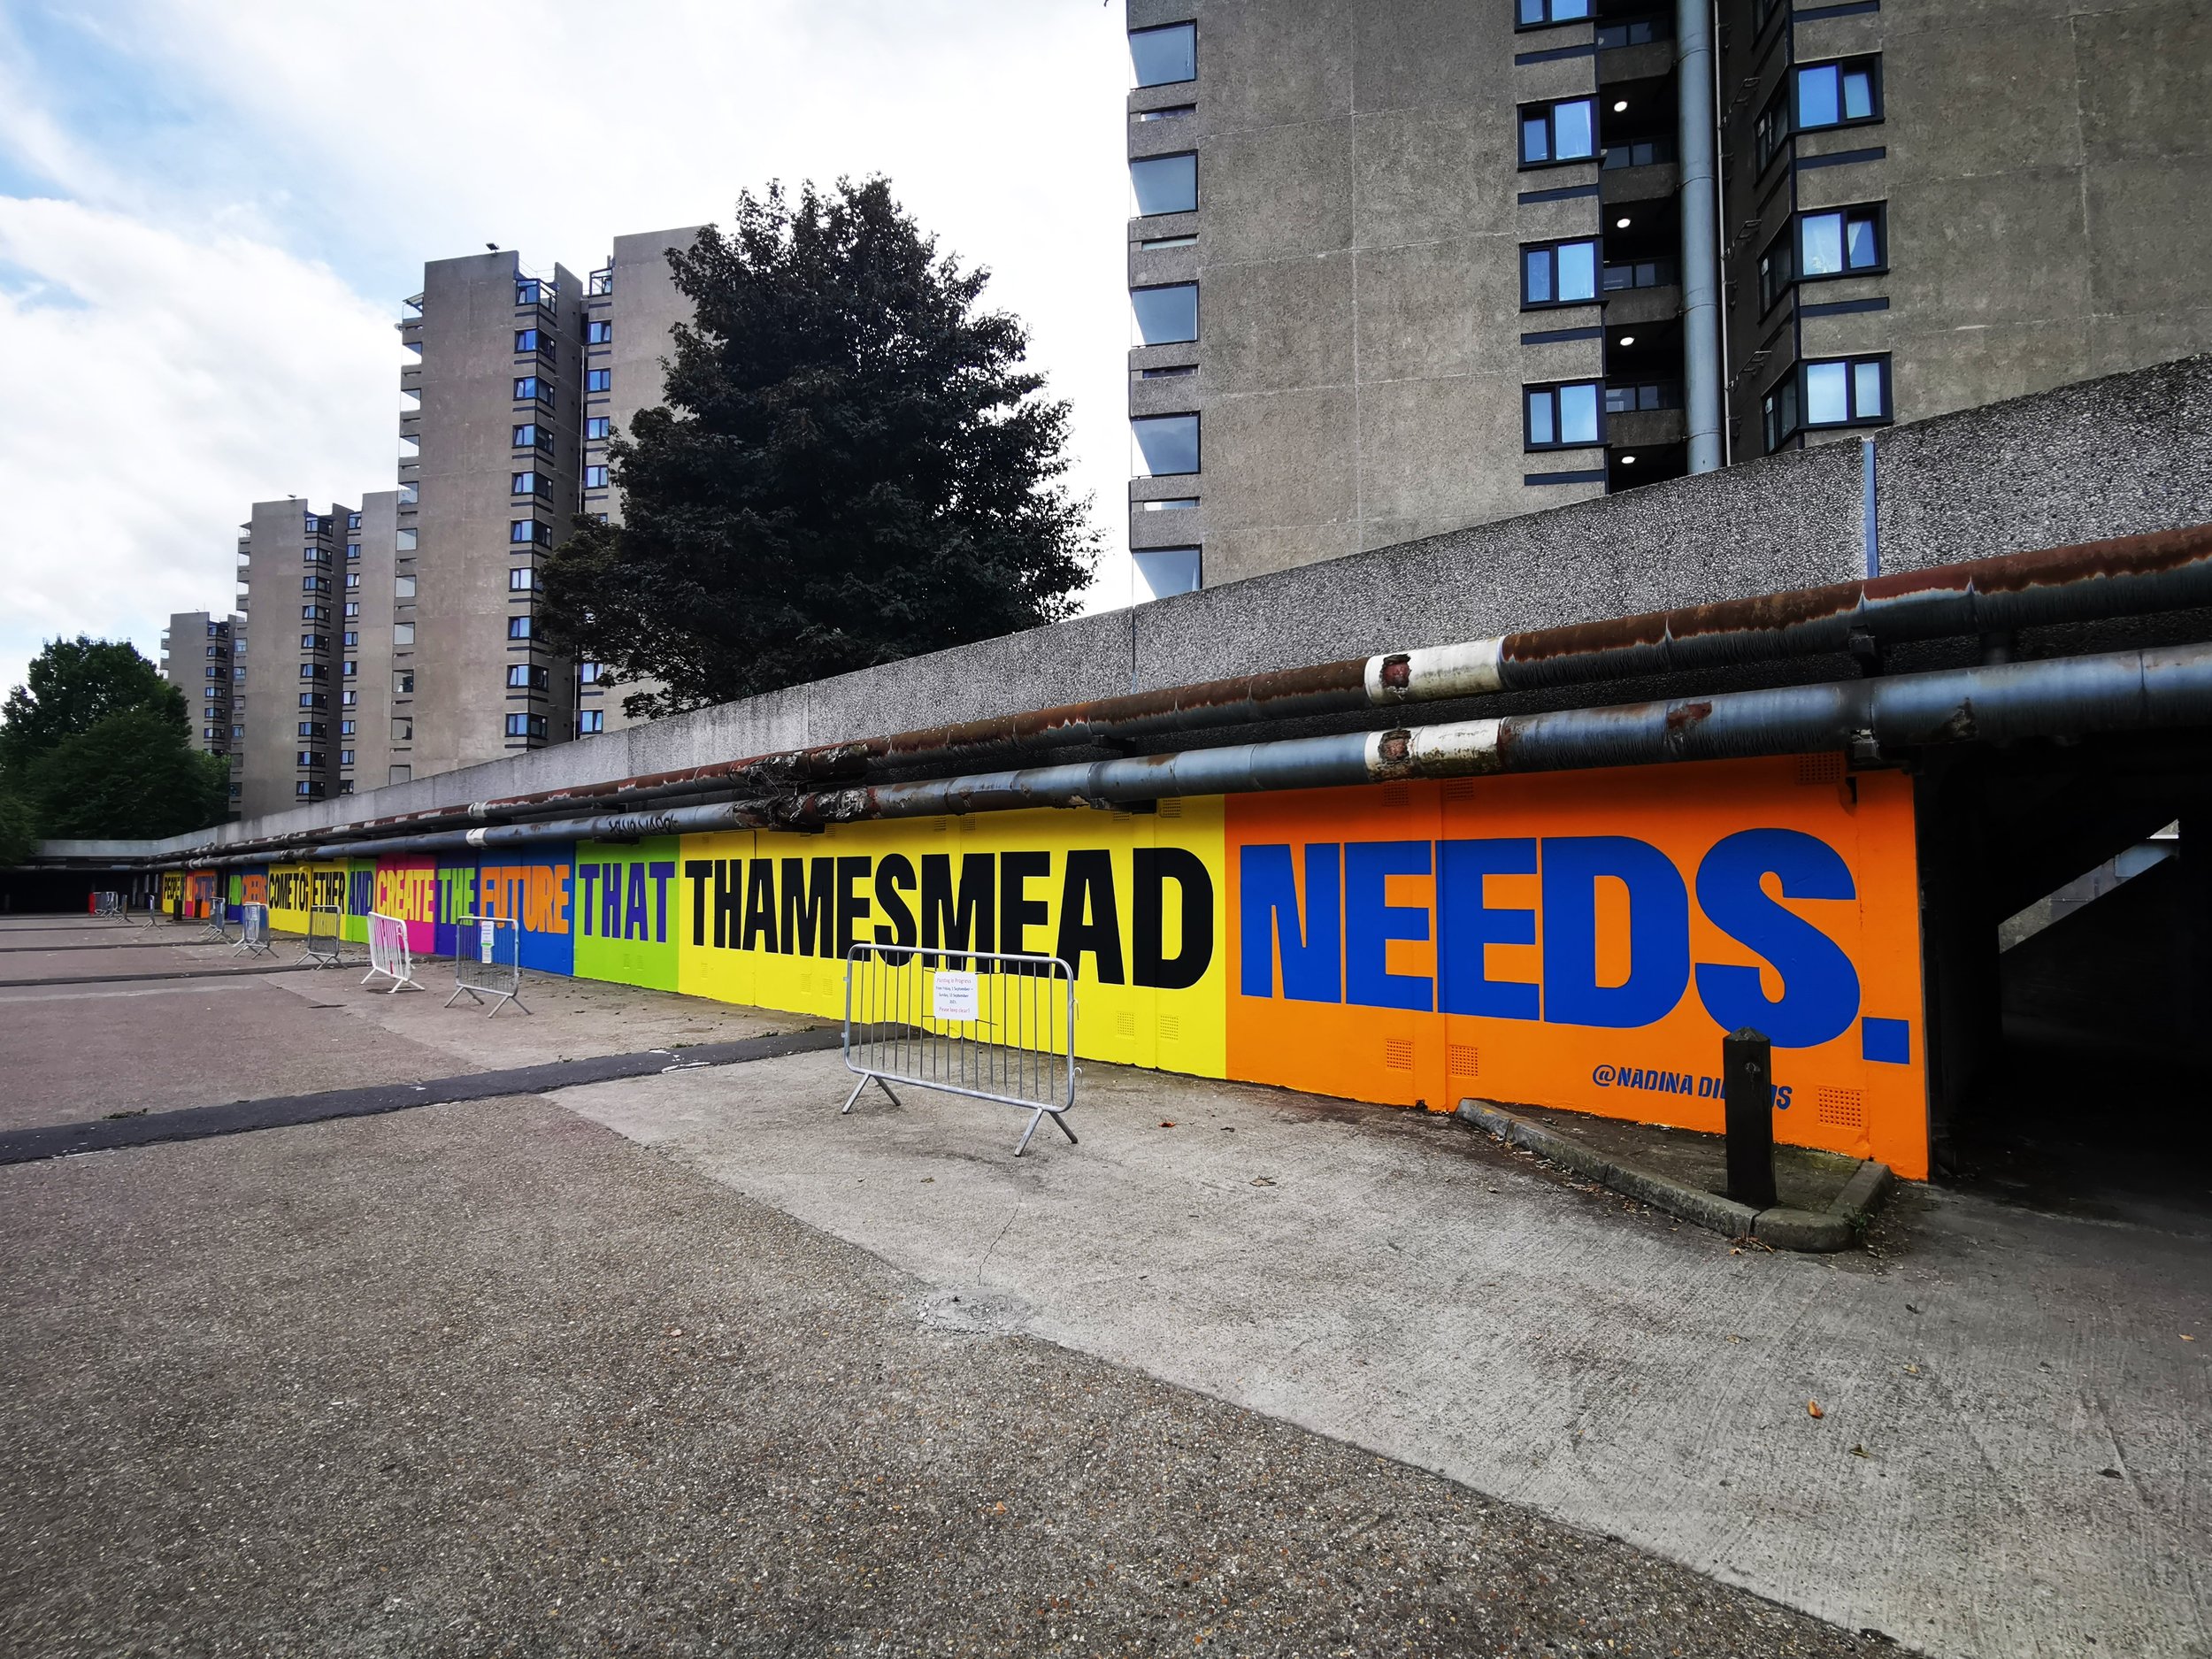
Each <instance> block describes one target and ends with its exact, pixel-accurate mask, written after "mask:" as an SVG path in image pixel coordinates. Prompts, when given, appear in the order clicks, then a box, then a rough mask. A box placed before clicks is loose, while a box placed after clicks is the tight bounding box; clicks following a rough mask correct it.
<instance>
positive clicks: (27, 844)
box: [0, 788, 38, 870]
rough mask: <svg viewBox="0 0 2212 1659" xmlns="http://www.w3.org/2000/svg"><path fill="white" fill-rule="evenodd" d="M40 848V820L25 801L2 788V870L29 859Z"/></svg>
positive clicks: (0, 833) (0, 834) (0, 855)
mask: <svg viewBox="0 0 2212 1659" xmlns="http://www.w3.org/2000/svg"><path fill="white" fill-rule="evenodd" d="M37 846H38V819H37V818H36V816H35V814H33V812H32V811H31V809H30V807H29V805H28V804H27V803H25V802H24V800H23V799H22V798H21V797H20V796H19V795H12V794H10V793H8V792H7V791H6V790H5V789H4V788H0V870H4V869H6V868H7V867H8V866H9V865H11V864H22V863H25V862H26V861H27V860H28V859H29V857H30V856H31V854H32V853H33V852H34V851H35V850H36V849H37Z"/></svg>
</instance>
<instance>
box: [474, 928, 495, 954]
mask: <svg viewBox="0 0 2212 1659" xmlns="http://www.w3.org/2000/svg"><path fill="white" fill-rule="evenodd" d="M498 931H499V930H498V928H497V927H496V926H495V925H494V924H493V923H490V922H479V923H478V924H477V925H476V955H477V959H478V960H479V961H482V962H489V961H490V960H491V959H492V941H493V939H494V938H495V937H496V936H497V934H498Z"/></svg>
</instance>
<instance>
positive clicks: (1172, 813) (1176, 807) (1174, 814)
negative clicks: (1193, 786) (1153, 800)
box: [1159, 801, 1183, 818]
mask: <svg viewBox="0 0 2212 1659" xmlns="http://www.w3.org/2000/svg"><path fill="white" fill-rule="evenodd" d="M1159 815H1160V816H1161V817H1162V818H1180V817H1182V816H1183V803H1181V802H1180V801H1163V802H1161V803H1159Z"/></svg>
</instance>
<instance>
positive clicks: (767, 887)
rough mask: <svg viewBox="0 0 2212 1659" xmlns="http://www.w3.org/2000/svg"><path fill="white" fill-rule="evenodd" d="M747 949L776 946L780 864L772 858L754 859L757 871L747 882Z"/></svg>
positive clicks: (772, 947) (755, 870) (769, 948)
mask: <svg viewBox="0 0 2212 1659" xmlns="http://www.w3.org/2000/svg"><path fill="white" fill-rule="evenodd" d="M745 949H748V950H773V949H776V864H775V860H774V859H772V858H756V859H754V860H753V873H752V875H751V876H750V877H749V879H747V881H746V883H745Z"/></svg>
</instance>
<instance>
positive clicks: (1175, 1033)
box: [1160, 1014, 1183, 1042]
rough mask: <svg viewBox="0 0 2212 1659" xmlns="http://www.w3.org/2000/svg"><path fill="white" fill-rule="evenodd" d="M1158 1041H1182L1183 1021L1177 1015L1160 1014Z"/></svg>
mask: <svg viewBox="0 0 2212 1659" xmlns="http://www.w3.org/2000/svg"><path fill="white" fill-rule="evenodd" d="M1160 1041H1162V1042H1180V1041H1183V1022H1182V1020H1181V1019H1180V1018H1179V1017H1178V1016H1176V1015H1173V1014H1163V1015H1161V1016H1160Z"/></svg>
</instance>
